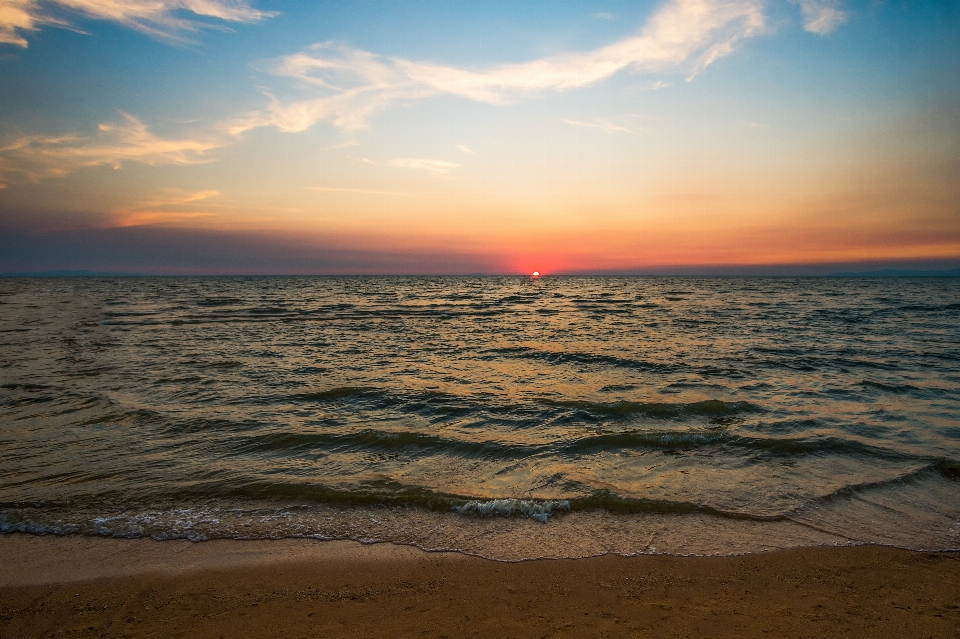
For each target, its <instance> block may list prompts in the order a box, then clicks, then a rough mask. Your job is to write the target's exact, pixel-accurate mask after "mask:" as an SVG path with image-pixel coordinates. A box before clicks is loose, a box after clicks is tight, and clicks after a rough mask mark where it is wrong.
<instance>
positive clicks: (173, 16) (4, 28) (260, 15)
mask: <svg viewBox="0 0 960 639" xmlns="http://www.w3.org/2000/svg"><path fill="white" fill-rule="evenodd" d="M183 13H192V14H193V15H194V16H195V17H202V18H216V19H218V20H222V21H225V22H257V21H259V20H262V19H264V18H269V17H272V16H275V15H277V14H276V12H271V11H259V10H257V9H254V8H253V7H251V6H250V4H249V3H248V2H247V1H246V0H0V43H3V44H13V45H16V46H20V47H26V46H27V44H28V43H27V40H26V38H24V36H23V33H24V32H29V31H37V30H39V29H40V27H41V26H43V25H57V26H69V25H70V21H69V16H70V15H71V14H77V15H80V16H82V17H86V18H93V19H95V20H110V21H113V22H117V23H119V24H122V25H124V26H125V27H129V28H131V29H135V30H137V31H140V32H142V33H146V34H149V35H151V36H153V37H156V38H161V39H164V40H183V36H182V33H183V32H186V31H197V30H198V29H201V28H203V27H205V26H209V25H208V24H207V23H204V22H200V21H198V20H196V19H195V18H186V17H182V16H181V14H183Z"/></svg>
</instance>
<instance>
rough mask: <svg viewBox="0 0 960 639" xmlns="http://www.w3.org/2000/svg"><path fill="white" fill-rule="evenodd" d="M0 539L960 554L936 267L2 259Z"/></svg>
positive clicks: (560, 551)
mask: <svg viewBox="0 0 960 639" xmlns="http://www.w3.org/2000/svg"><path fill="white" fill-rule="evenodd" d="M0 532H2V533H29V534H34V535H86V536H99V537H122V538H141V537H143V538H153V539H158V540H165V539H188V540H193V541H197V542H202V541H204V540H209V539H276V538H311V539H321V540H327V539H352V540H357V541H360V542H363V543H376V542H393V543H398V544H409V545H413V546H417V547H419V548H422V549H424V550H428V551H440V550H443V551H458V552H462V553H467V554H471V555H478V556H483V557H489V558H492V559H498V560H503V561H518V560H526V559H534V558H547V557H549V558H560V557H585V556H593V555H600V554H606V553H610V554H619V555H636V554H671V555H735V554H742V553H753V552H760V551H766V550H773V549H779V548H790V547H798V546H834V545H858V544H882V545H889V546H896V547H900V548H908V549H914V550H925V551H935V550H958V549H960V279H958V278H878V279H867V278H758V277H717V278H698V277H683V278H671V277H623V278H617V277H549V276H544V277H540V278H530V277H492V276H486V277H196V278H192V277H183V278H181V277H144V278H139V277H116V278H110V277H76V278H69V277H57V278H40V277H36V278H2V279H0Z"/></svg>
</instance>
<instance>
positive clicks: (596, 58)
mask: <svg viewBox="0 0 960 639" xmlns="http://www.w3.org/2000/svg"><path fill="white" fill-rule="evenodd" d="M763 6H764V2H763V0H668V1H667V2H666V3H665V4H664V5H663V6H662V7H661V8H660V9H659V10H658V11H656V12H655V13H654V14H653V16H652V17H651V18H650V19H649V20H648V22H647V23H646V24H645V25H644V26H643V28H642V29H641V30H640V31H639V33H637V34H636V35H633V36H630V37H627V38H624V39H622V40H619V41H617V42H614V43H612V44H609V45H607V46H605V47H601V48H599V49H595V50H593V51H584V52H571V53H561V54H557V55H553V56H549V57H546V58H541V59H539V60H533V61H530V62H524V63H519V64H502V65H497V66H493V67H490V68H486V69H468V68H460V67H454V66H450V65H444V64H436V63H432V62H417V61H412V60H406V59H404V58H399V57H393V58H388V57H384V56H380V55H377V54H375V53H372V52H370V51H363V50H360V49H355V48H352V47H349V46H346V45H343V44H337V43H334V42H322V43H319V44H315V45H313V46H312V47H310V48H308V49H307V50H305V51H301V52H299V53H294V54H291V55H288V56H284V57H282V58H279V59H278V60H276V61H274V62H273V64H272V65H271V66H270V68H269V72H270V73H271V74H273V75H275V76H283V77H289V78H294V79H296V80H297V81H298V83H299V85H300V86H301V87H302V88H304V89H305V90H306V92H307V93H309V94H310V95H309V96H308V97H305V98H304V99H299V100H293V101H288V102H283V101H281V100H279V99H278V98H277V97H276V96H274V95H273V94H270V93H268V94H267V96H268V98H269V100H270V103H269V106H268V107H267V108H266V109H264V110H261V111H255V112H253V113H249V114H247V115H245V116H242V117H239V118H237V119H236V120H235V121H234V122H232V123H231V124H230V126H229V129H230V131H231V132H232V133H234V134H239V133H242V132H244V131H248V130H250V129H253V128H257V127H262V126H275V127H277V128H279V129H280V130H282V131H290V132H294V131H304V130H306V129H308V128H310V127H311V126H313V125H314V124H316V123H318V122H320V121H328V122H330V123H332V124H333V125H334V126H337V127H340V128H344V129H357V128H363V127H365V126H367V123H368V121H369V119H370V117H371V116H372V115H373V114H374V113H376V112H378V111H381V110H383V109H386V108H388V107H389V106H391V105H393V104H395V103H398V102H410V101H414V100H419V99H423V98H427V97H431V96H437V95H443V94H447V95H455V96H459V97H462V98H465V99H468V100H473V101H477V102H485V103H488V104H509V103H514V102H517V101H519V100H521V99H523V98H524V97H525V96H528V95H530V94H534V93H537V92H542V91H567V90H572V89H577V88H583V87H587V86H590V85H593V84H596V83H598V82H600V81H602V80H604V79H606V78H609V77H611V76H612V75H614V74H616V73H618V72H621V71H624V70H629V71H634V72H663V71H678V70H679V71H683V72H684V73H687V74H688V75H690V77H693V76H694V75H696V74H697V73H699V72H700V71H702V70H703V69H704V68H706V67H707V66H709V65H710V64H713V63H714V62H716V61H717V60H719V59H720V58H723V57H725V56H727V55H730V54H731V53H733V51H734V50H735V49H736V48H737V46H738V45H739V44H740V43H741V42H742V41H743V40H745V39H747V38H751V37H754V36H757V35H759V34H761V33H763V31H764V29H765V16H764V13H763Z"/></svg>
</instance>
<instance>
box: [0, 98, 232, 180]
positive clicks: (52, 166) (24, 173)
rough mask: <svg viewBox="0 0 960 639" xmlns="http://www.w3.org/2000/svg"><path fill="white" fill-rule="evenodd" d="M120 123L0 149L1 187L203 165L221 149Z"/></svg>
mask: <svg viewBox="0 0 960 639" xmlns="http://www.w3.org/2000/svg"><path fill="white" fill-rule="evenodd" d="M121 116H122V119H121V120H120V121H119V122H104V123H101V124H100V125H99V126H98V131H97V134H96V135H93V136H84V135H79V134H71V135H62V136H43V135H28V136H23V137H20V138H17V139H15V140H13V141H12V142H9V143H7V144H4V145H3V146H0V181H4V180H6V181H20V182H32V183H36V182H39V181H40V180H42V179H44V178H51V177H60V176H63V175H67V174H69V173H73V172H74V171H77V170H79V169H83V168H88V167H95V166H104V165H107V166H113V167H114V168H117V169H119V168H120V166H121V164H122V163H123V162H127V161H132V162H139V163H142V164H148V165H151V166H160V165H163V164H201V163H204V162H209V161H211V158H209V157H208V156H207V153H208V152H209V151H212V150H213V149H216V148H219V147H221V146H223V144H222V142H221V141H219V140H217V139H215V138H180V139H171V138H164V137H161V136H158V135H156V134H155V133H153V132H152V131H151V130H150V129H149V127H147V125H145V124H144V123H143V122H141V121H140V120H138V119H137V118H135V117H133V116H132V115H128V114H126V113H121Z"/></svg>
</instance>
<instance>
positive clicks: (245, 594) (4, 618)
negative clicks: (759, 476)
mask: <svg viewBox="0 0 960 639" xmlns="http://www.w3.org/2000/svg"><path fill="white" fill-rule="evenodd" d="M0 566H2V568H0V637H4V638H6V637H51V636H57V637H60V636H63V637H123V636H138V637H147V636H149V637H390V638H397V637H474V636H475V637H554V636H567V637H574V636H595V637H600V636H603V637H658V638H659V637H701V636H728V637H834V636H845V637H847V636H853V637H857V638H858V639H861V638H866V637H958V636H960V554H956V553H917V552H909V551H902V550H896V549H892V548H883V547H871V546H861V547H828V548H803V549H795V550H786V551H778V552H769V553H762V554H756V555H746V556H737V557H667V556H642V557H629V558H627V557H614V556H604V557H593V558H588V559H578V560H539V561H527V562H520V563H502V562H495V561H490V560H486V559H479V558H475V557H467V556H463V555H459V554H455V553H425V552H421V551H419V550H417V549H414V548H409V547H402V546H394V545H389V544H374V545H361V544H357V543H354V542H346V541H338V542H322V541H312V540H279V541H210V542H202V543H191V542H186V541H164V542H155V541H151V540H146V539H140V540H118V539H100V538H89V537H36V536H29V535H19V534H17V535H0Z"/></svg>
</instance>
